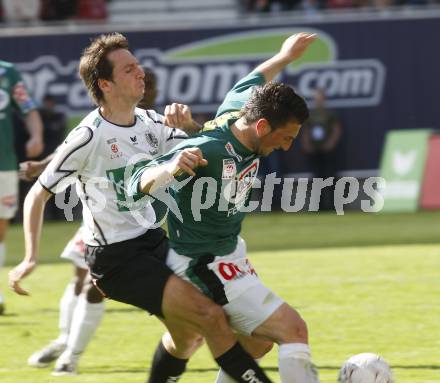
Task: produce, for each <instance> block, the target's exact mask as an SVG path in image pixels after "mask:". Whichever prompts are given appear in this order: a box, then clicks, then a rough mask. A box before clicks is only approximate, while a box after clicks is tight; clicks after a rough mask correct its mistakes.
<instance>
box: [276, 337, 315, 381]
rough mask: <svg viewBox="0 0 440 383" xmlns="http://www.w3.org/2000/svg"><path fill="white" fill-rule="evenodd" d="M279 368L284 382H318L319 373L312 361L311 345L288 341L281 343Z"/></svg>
mask: <svg viewBox="0 0 440 383" xmlns="http://www.w3.org/2000/svg"><path fill="white" fill-rule="evenodd" d="M278 368H279V371H280V377H281V382H282V383H318V382H319V379H318V375H317V372H316V370H315V368H314V367H313V365H312V362H311V353H310V347H309V345H307V344H305V343H287V344H282V345H280V348H279V351H278Z"/></svg>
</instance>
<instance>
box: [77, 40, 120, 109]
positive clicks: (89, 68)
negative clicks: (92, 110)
mask: <svg viewBox="0 0 440 383" xmlns="http://www.w3.org/2000/svg"><path fill="white" fill-rule="evenodd" d="M117 49H128V41H127V39H126V38H125V37H124V36H123V35H121V34H120V33H111V34H108V35H100V36H98V37H97V38H95V39H94V40H93V41H92V43H91V44H90V45H89V46H88V47H87V48H86V49H84V52H83V54H82V56H81V59H80V61H79V75H80V76H81V78H82V80H83V81H84V84H85V86H86V88H87V90H88V91H89V94H90V96H91V97H92V99H93V101H94V102H95V103H96V104H97V105H100V104H101V103H102V101H103V100H104V95H103V93H102V90H101V88H100V87H99V85H98V79H103V80H111V79H112V75H113V64H112V63H111V62H110V60H108V58H107V57H108V54H109V53H110V52H113V51H115V50H117Z"/></svg>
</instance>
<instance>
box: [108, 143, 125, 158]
mask: <svg viewBox="0 0 440 383" xmlns="http://www.w3.org/2000/svg"><path fill="white" fill-rule="evenodd" d="M110 149H111V151H112V152H113V154H110V159H111V160H114V159H116V158H121V157H122V156H123V153H122V152H121V151H119V147H118V145H116V144H111V145H110Z"/></svg>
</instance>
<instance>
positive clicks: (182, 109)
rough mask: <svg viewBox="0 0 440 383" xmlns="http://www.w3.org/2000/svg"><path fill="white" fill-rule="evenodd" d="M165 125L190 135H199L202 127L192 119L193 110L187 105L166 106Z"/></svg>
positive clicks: (174, 104)
mask: <svg viewBox="0 0 440 383" xmlns="http://www.w3.org/2000/svg"><path fill="white" fill-rule="evenodd" d="M164 117H165V119H164V123H165V125H167V126H169V127H171V128H178V129H181V130H183V131H184V132H185V133H187V134H188V135H191V134H194V133H198V132H199V131H200V129H201V128H202V126H201V125H200V124H199V123H198V122H197V121H194V120H193V118H192V113H191V108H190V107H189V106H188V105H185V104H178V103H173V104H171V105H167V106H165V112H164Z"/></svg>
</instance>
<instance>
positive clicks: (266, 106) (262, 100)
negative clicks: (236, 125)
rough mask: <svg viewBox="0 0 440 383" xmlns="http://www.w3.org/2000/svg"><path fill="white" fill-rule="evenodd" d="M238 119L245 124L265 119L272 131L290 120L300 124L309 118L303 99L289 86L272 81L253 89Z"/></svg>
mask: <svg viewBox="0 0 440 383" xmlns="http://www.w3.org/2000/svg"><path fill="white" fill-rule="evenodd" d="M240 117H243V118H244V119H245V121H246V123H247V124H251V123H253V122H255V121H257V120H259V119H260V118H265V119H266V120H267V121H268V122H269V124H270V125H271V127H272V129H273V130H274V129H277V128H279V127H281V126H283V125H284V124H286V123H288V122H290V121H292V120H294V121H297V122H298V123H300V124H302V123H303V122H304V121H305V120H307V118H308V117H309V110H308V108H307V104H306V102H305V101H304V99H303V98H302V97H301V96H299V95H298V94H297V93H295V91H294V90H293V89H292V88H291V87H290V86H288V85H286V84H283V83H279V82H275V81H273V82H268V83H267V84H265V85H264V86H262V87H257V88H254V90H253V92H252V95H251V97H250V98H249V100H248V101H247V102H246V104H245V105H244V106H243V108H242V109H241V111H240Z"/></svg>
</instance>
